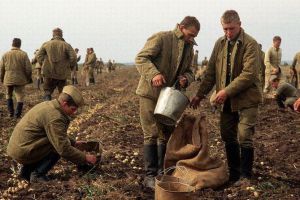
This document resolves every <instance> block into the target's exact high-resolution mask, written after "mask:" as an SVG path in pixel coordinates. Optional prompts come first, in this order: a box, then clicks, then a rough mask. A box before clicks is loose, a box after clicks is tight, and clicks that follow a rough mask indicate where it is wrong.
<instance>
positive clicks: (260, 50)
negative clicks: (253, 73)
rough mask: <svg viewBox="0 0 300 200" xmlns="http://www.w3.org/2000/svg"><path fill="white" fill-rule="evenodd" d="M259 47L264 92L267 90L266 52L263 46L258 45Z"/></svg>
mask: <svg viewBox="0 0 300 200" xmlns="http://www.w3.org/2000/svg"><path fill="white" fill-rule="evenodd" d="M258 46H259V55H260V56H259V57H260V61H259V62H260V71H259V73H260V79H259V80H260V82H261V87H262V90H263V89H264V88H265V71H266V65H265V62H264V60H265V52H264V51H263V50H262V45H261V44H258Z"/></svg>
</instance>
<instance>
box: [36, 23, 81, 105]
mask: <svg viewBox="0 0 300 200" xmlns="http://www.w3.org/2000/svg"><path fill="white" fill-rule="evenodd" d="M52 33H53V38H52V39H51V40H50V41H48V42H45V43H44V44H43V45H42V47H41V48H40V50H39V51H38V54H37V60H38V62H39V64H40V65H42V69H43V76H44V85H43V87H44V93H45V95H44V99H45V100H46V101H50V100H51V99H52V97H51V95H52V93H53V92H54V90H55V88H57V89H58V92H59V93H61V91H62V89H63V87H64V86H65V85H66V80H67V78H68V77H70V75H71V68H72V67H73V66H76V54H75V51H74V49H73V48H72V46H71V45H70V44H68V43H67V42H65V40H64V38H63V31H62V30H61V29H60V28H55V29H54V30H53V31H52Z"/></svg>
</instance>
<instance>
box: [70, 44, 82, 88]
mask: <svg viewBox="0 0 300 200" xmlns="http://www.w3.org/2000/svg"><path fill="white" fill-rule="evenodd" d="M74 50H75V53H76V64H75V66H74V67H73V68H72V72H71V79H72V85H76V84H78V80H77V72H78V62H79V61H80V59H81V55H79V49H78V48H75V49H74Z"/></svg>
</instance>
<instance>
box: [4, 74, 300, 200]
mask: <svg viewBox="0 0 300 200" xmlns="http://www.w3.org/2000/svg"><path fill="white" fill-rule="evenodd" d="M138 79H139V75H138V73H137V71H136V70H135V68H121V69H120V70H117V71H116V72H114V73H111V74H108V73H104V74H101V75H98V77H97V84H96V85H91V86H90V87H89V88H85V87H82V86H80V89H82V90H83V94H84V98H85V101H86V106H85V107H84V108H83V112H82V114H81V115H80V116H79V117H78V118H77V119H76V120H74V121H73V122H72V123H71V126H70V129H69V132H70V134H71V135H72V137H74V138H75V137H77V138H78V139H80V140H95V139H96V140H100V141H101V144H102V145H103V158H102V161H101V167H99V169H94V170H91V171H90V172H87V173H82V172H78V171H77V169H76V166H75V165H74V164H72V163H70V162H66V161H65V160H63V159H61V160H60V161H59V163H58V164H57V166H56V167H55V168H54V169H53V170H51V171H50V174H49V175H50V177H51V178H53V180H51V181H49V182H48V183H47V184H38V185H27V184H26V183H21V184H20V183H19V182H20V181H19V180H18V179H17V178H15V177H14V176H15V174H16V173H15V171H16V167H12V166H16V165H15V163H14V162H13V161H12V160H11V159H9V158H8V157H7V155H6V154H5V151H6V145H7V143H8V139H9V136H10V134H11V132H12V131H13V128H14V126H15V125H16V123H17V121H16V120H11V119H10V118H8V117H7V111H6V102H5V99H4V96H3V95H2V97H1V101H0V114H1V123H0V132H1V138H0V159H1V160H0V196H1V197H2V198H4V199H118V200H122V199H147V200H149V199H153V196H154V192H153V191H150V190H145V189H143V187H142V185H141V182H142V178H143V159H142V146H143V143H142V141H143V139H142V138H143V136H142V130H141V126H140V124H139V114H138V112H139V106H138V97H137V96H136V95H135V89H136V86H137V83H138ZM196 85H197V83H196V82H195V83H193V84H192V86H191V87H189V91H188V93H189V94H193V93H195V90H196V88H197V87H196ZM0 92H1V93H4V88H3V86H2V85H0ZM26 92H27V94H28V95H27V96H26V100H25V112H26V111H28V110H29V109H30V108H31V107H33V106H34V105H36V104H37V103H39V102H41V101H42V92H41V91H38V90H37V89H35V88H34V87H33V85H29V86H27V88H26ZM55 95H57V93H56V94H55ZM187 112H190V113H192V114H194V115H196V114H197V113H199V112H202V113H205V114H206V115H207V123H208V129H209V130H208V131H209V135H210V140H209V143H210V147H211V148H210V151H211V153H212V154H213V155H216V156H219V157H221V158H222V159H224V160H225V156H224V145H223V143H222V141H221V139H220V135H219V128H218V118H219V114H218V113H212V112H211V109H210V106H209V104H208V101H207V100H204V101H203V103H202V104H201V107H200V108H199V110H197V111H192V110H190V109H188V110H187ZM299 118H300V114H296V113H293V112H290V111H287V112H278V111H277V107H276V103H275V102H274V101H269V102H267V103H266V104H265V105H264V106H261V107H260V111H259V116H258V125H257V129H256V135H255V147H256V151H255V162H254V173H255V179H254V180H253V182H252V187H251V188H241V187H229V188H222V189H217V190H212V189H204V190H202V191H199V192H197V193H196V194H195V196H197V197H198V198H199V199H300V189H299V187H300V145H299V142H300V139H299V138H300V137H299V133H300V130H299V127H300V120H299ZM295 124H298V128H296V125H295ZM18 184H19V188H21V189H16V188H18ZM12 190H13V191H12ZM8 191H9V192H8ZM7 193H9V195H8V197H5V195H7Z"/></svg>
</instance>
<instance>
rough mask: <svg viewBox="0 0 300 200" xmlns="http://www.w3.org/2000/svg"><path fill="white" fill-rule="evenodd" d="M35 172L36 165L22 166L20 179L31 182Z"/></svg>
mask: <svg viewBox="0 0 300 200" xmlns="http://www.w3.org/2000/svg"><path fill="white" fill-rule="evenodd" d="M33 170H34V165H32V164H31V165H22V166H21V169H20V172H19V177H20V178H22V179H25V180H27V181H30V175H31V173H32V171H33Z"/></svg>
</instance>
